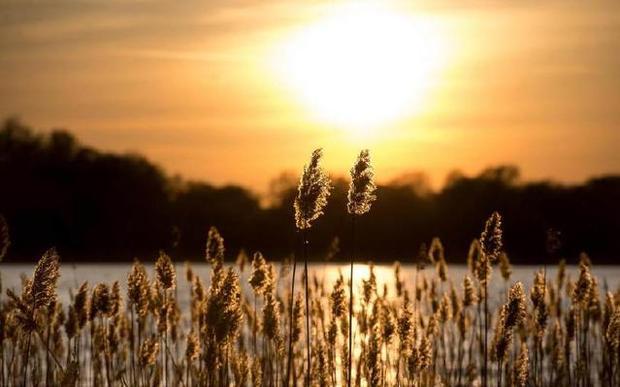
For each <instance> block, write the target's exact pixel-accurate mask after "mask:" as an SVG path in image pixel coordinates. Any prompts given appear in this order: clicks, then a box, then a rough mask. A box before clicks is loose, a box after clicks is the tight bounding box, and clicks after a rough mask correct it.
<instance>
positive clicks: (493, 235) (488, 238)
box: [477, 212, 502, 387]
mask: <svg viewBox="0 0 620 387" xmlns="http://www.w3.org/2000/svg"><path fill="white" fill-rule="evenodd" d="M501 226H502V218H501V216H500V215H499V213H497V212H493V214H491V217H489V219H487V221H486V223H485V225H484V230H483V231H482V234H480V251H481V255H480V260H479V261H478V263H477V266H478V267H477V271H478V280H479V281H480V282H481V283H482V284H483V287H484V363H483V369H482V385H483V386H484V387H487V385H488V345H487V340H488V318H489V306H488V299H489V295H488V282H489V280H490V277H491V264H493V263H494V262H496V261H497V259H498V258H499V255H500V253H501V251H502V227H501Z"/></svg>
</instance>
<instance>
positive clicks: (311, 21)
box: [0, 0, 620, 191]
mask: <svg viewBox="0 0 620 387" xmlns="http://www.w3.org/2000/svg"><path fill="white" fill-rule="evenodd" d="M360 4H362V5H361V6H360ZM619 53H620V2H618V1H610V2H570V1H562V2H555V1H545V2H536V1H514V2H511V1H502V2H492V1H456V0H435V1H414V0H410V1H400V2H389V1H383V2H380V3H379V2H368V1H367V2H355V3H351V2H348V3H345V2H338V1H304V2H290V1H281V0H262V1H249V0H245V1H218V0H210V1H193V0H188V1H148V0H147V1H131V2H127V1H117V0H109V1H77V2H67V1H62V0H55V1H23V0H20V1H7V0H0V117H8V116H15V115H17V116H19V117H20V118H21V119H22V121H24V122H25V123H26V124H28V125H31V126H33V127H35V128H37V129H40V130H50V129H53V128H65V129H68V130H70V131H72V132H73V133H75V134H76V135H77V137H78V138H79V139H80V140H81V141H82V142H84V143H86V144H88V145H91V146H94V147H97V148H101V149H104V150H108V151H115V152H138V153H141V154H144V155H145V156H147V157H148V158H149V159H151V160H153V161H155V162H157V163H158V164H160V165H161V166H162V167H163V168H164V170H165V171H166V172H167V173H169V174H171V175H172V174H180V175H181V176H183V177H186V178H188V179H195V180H205V181H209V182H211V183H214V184H218V185H220V184H229V183H233V184H241V185H244V186H247V187H251V188H254V189H255V190H256V191H264V190H265V189H266V187H267V186H268V182H269V181H270V180H271V179H272V178H274V177H276V176H277V175H278V174H279V173H281V172H283V171H299V170H300V169H301V167H302V166H303V164H304V163H305V162H307V160H308V159H309V157H310V154H311V152H312V150H313V149H314V148H317V147H322V148H324V151H325V166H326V168H327V170H328V171H329V172H330V173H331V174H332V175H345V174H346V173H347V172H348V169H349V168H350V165H351V164H352V162H353V161H354V159H355V157H356V154H357V153H358V152H359V150H360V149H362V148H369V149H370V151H371V157H372V159H373V162H374V165H375V169H376V175H377V178H378V180H379V181H390V180H392V179H395V178H398V177H399V176H402V175H405V174H407V173H409V172H411V171H424V172H426V173H427V174H428V175H429V177H430V179H431V182H432V184H433V185H434V186H435V187H439V186H441V185H442V184H443V182H444V181H445V178H446V176H447V174H448V173H449V172H450V171H452V170H455V169H458V170H460V171H462V172H464V173H466V174H474V173H477V172H479V171H480V170H482V169H483V168H485V167H488V166H492V165H498V164H515V165H518V166H519V167H520V168H521V171H522V174H523V177H524V178H525V179H547V178H550V179H553V180H557V181H560V182H566V183H573V182H580V181H583V180H584V179H586V178H588V177H590V176H594V175H601V174H606V173H620V54H619Z"/></svg>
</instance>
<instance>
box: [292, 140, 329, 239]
mask: <svg viewBox="0 0 620 387" xmlns="http://www.w3.org/2000/svg"><path fill="white" fill-rule="evenodd" d="M322 157H323V150H322V149H316V150H315V151H314V152H312V157H311V159H310V163H309V164H308V165H306V166H304V170H303V173H302V175H301V179H300V181H299V185H298V187H297V196H296V197H295V202H294V206H293V207H294V209H295V224H296V226H297V228H298V229H299V230H306V229H309V228H310V227H312V222H313V221H315V220H316V219H318V217H319V216H321V215H323V209H324V208H325V206H326V205H327V199H328V197H329V194H330V180H329V177H328V176H327V174H326V173H325V172H324V171H323V168H322V167H321V158H322Z"/></svg>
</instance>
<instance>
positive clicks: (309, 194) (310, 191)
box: [286, 149, 331, 386]
mask: <svg viewBox="0 0 620 387" xmlns="http://www.w3.org/2000/svg"><path fill="white" fill-rule="evenodd" d="M322 157H323V150H322V149H316V150H315V151H314V152H312V157H311V158H310V163H309V164H307V165H305V166H304V170H303V173H302V174H301V178H300V180H299V185H298V186H297V196H296V197H295V201H294V203H293V208H294V210H295V225H296V226H297V229H298V230H300V231H301V233H302V244H303V258H304V279H305V283H304V288H305V295H306V346H307V348H306V355H307V369H306V385H308V386H309V385H310V381H311V373H312V356H311V355H312V346H311V338H310V336H311V332H310V301H309V294H308V292H309V289H308V276H309V274H308V252H307V245H308V240H307V236H306V231H307V230H308V229H310V227H312V222H314V221H315V220H316V219H318V218H319V216H321V215H323V209H324V208H325V206H326V205H327V199H328V197H329V195H330V189H331V183H330V180H329V177H328V176H327V174H326V173H325V171H324V170H323V168H322V167H321V158H322ZM296 269H297V258H296V257H295V258H294V260H293V276H292V280H291V294H295V273H296ZM292 302H293V299H292V298H291V305H290V310H291V311H292V309H293V305H292ZM291 317H292V313H291ZM290 326H292V322H291V324H290ZM291 336H292V335H291V332H289V350H288V352H289V353H288V360H287V372H286V385H287V386H288V383H289V380H290V368H291V360H292V349H293V348H292V341H291V339H290V337H291Z"/></svg>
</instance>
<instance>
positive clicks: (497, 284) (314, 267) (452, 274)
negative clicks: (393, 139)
mask: <svg viewBox="0 0 620 387" xmlns="http://www.w3.org/2000/svg"><path fill="white" fill-rule="evenodd" d="M146 266H147V270H148V272H149V275H152V274H153V266H152V265H150V264H148V265H146ZM309 266H310V268H309V270H310V273H311V277H310V278H313V276H314V275H316V277H317V278H318V279H321V280H323V281H324V283H325V289H328V290H329V289H330V288H331V284H333V282H334V281H335V280H336V278H337V277H338V273H339V272H340V271H341V272H342V273H343V275H344V276H345V279H346V278H348V273H349V267H348V265H347V264H332V263H330V264H310V265H309ZM33 267H34V266H33V265H30V264H29V265H23V264H8V263H3V264H2V265H0V272H1V275H2V286H3V288H4V289H6V288H13V289H15V290H19V289H20V288H21V280H20V275H21V274H22V273H23V274H26V275H28V276H31V275H32V270H33ZM130 268H131V265H130V264H129V263H122V264H96V263H88V264H76V265H72V264H65V265H63V266H62V267H61V277H60V280H59V284H58V294H59V296H60V300H61V301H62V302H63V303H66V302H67V301H68V300H69V290H70V289H75V288H77V287H78V286H79V284H80V283H81V282H83V281H88V282H89V283H90V284H91V285H94V284H96V283H99V282H107V283H111V282H113V281H116V280H118V281H120V283H121V284H122V286H123V288H125V287H126V281H127V274H128V272H129V270H130ZM192 269H193V271H194V273H195V274H197V275H199V276H200V277H201V278H202V279H203V281H204V282H205V284H207V285H208V280H209V277H210V275H209V273H210V267H209V266H208V265H207V264H205V263H193V264H192ZM250 269H251V268H250V266H249V265H246V267H245V270H244V272H243V273H242V275H241V278H242V282H243V284H246V285H245V286H244V291H245V294H246V295H247V296H248V297H250V296H251V292H250V290H251V289H250V288H249V285H247V278H248V276H249V270H250ZM539 269H540V267H538V266H513V274H512V277H511V280H510V282H511V283H513V282H515V281H522V282H523V283H524V285H525V287H526V289H527V290H528V292H529V288H530V286H531V283H532V278H533V277H534V273H535V272H536V271H537V270H539ZM432 270H433V268H427V269H426V270H425V273H426V275H430V274H434V273H432ZM302 272H303V265H298V267H297V280H298V281H300V280H301V274H302ZM592 272H593V274H594V275H595V276H596V277H597V278H598V280H599V285H600V286H601V290H602V291H603V290H605V288H609V289H613V290H615V289H616V288H617V287H618V286H619V285H620V266H598V267H597V266H594V267H593V269H592ZM375 273H376V275H377V282H378V285H379V286H378V287H379V289H382V288H383V284H384V283H387V285H388V286H389V287H390V292H392V293H393V292H394V290H393V289H394V288H393V284H394V269H393V266H392V265H377V266H375ZM466 273H467V267H466V266H464V265H450V266H449V269H448V274H449V278H450V279H451V280H452V281H453V283H454V284H455V285H458V288H459V289H460V284H461V283H462V279H463V276H464V275H465V274H466ZM547 273H548V278H550V279H554V278H555V276H556V273H557V269H556V268H555V267H548V268H547ZM290 275H291V273H290V271H287V270H286V269H285V271H284V272H283V273H282V278H281V279H279V280H278V286H279V287H280V288H281V287H284V286H290ZM578 275H579V271H578V268H577V267H576V266H569V267H568V268H567V276H569V277H570V278H572V279H573V280H575V279H576V278H577V276H578ZM354 277H355V281H354V283H355V286H361V280H362V279H363V278H368V266H367V265H361V264H360V265H356V266H355V270H354ZM401 278H402V279H403V281H404V282H405V286H406V287H407V288H408V289H410V292H412V290H413V283H414V278H415V266H413V265H403V266H402V267H401ZM177 283H178V290H177V297H178V300H179V303H180V306H181V307H182V308H183V307H185V306H186V305H187V304H188V302H189V286H188V283H187V281H186V280H185V267H184V265H183V264H179V265H177ZM504 286H505V284H504V281H503V279H501V277H499V271H498V270H494V272H493V281H492V283H491V292H490V294H491V295H493V294H495V295H503V292H504V289H505V287H504ZM297 289H299V290H301V289H302V287H301V285H298V287H297Z"/></svg>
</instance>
